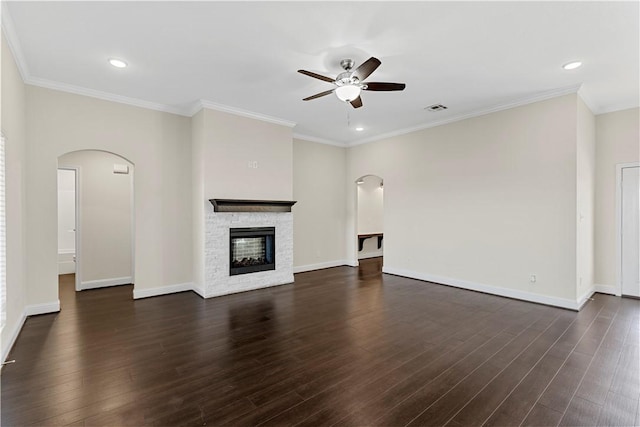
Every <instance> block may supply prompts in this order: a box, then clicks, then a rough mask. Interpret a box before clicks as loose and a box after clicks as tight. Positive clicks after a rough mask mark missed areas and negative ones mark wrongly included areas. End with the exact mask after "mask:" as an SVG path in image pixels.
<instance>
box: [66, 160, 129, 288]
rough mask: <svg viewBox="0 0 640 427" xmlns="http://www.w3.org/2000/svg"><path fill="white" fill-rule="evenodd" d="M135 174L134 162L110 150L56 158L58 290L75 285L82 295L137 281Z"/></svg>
mask: <svg viewBox="0 0 640 427" xmlns="http://www.w3.org/2000/svg"><path fill="white" fill-rule="evenodd" d="M133 174H134V165H133V163H131V162H129V161H128V160H127V159H125V158H124V157H122V156H119V155H116V154H113V153H109V152H106V151H100V150H80V151H74V152H71V153H67V154H64V155H62V156H60V157H59V158H58V252H59V253H58V260H59V261H58V272H59V277H60V278H61V279H60V280H59V283H60V286H62V285H63V283H64V284H67V285H68V284H69V283H75V291H82V290H87V289H96V288H103V287H107V286H118V285H128V284H133V283H134V281H135V279H134V216H133V212H134V209H133V208H134V194H133V189H134V185H133ZM72 182H73V185H72ZM72 206H73V208H72ZM72 241H73V243H72ZM69 261H72V263H73V265H69ZM70 275H74V276H75V277H73V278H71V276H70ZM63 276H64V277H63ZM63 279H64V280H63Z"/></svg>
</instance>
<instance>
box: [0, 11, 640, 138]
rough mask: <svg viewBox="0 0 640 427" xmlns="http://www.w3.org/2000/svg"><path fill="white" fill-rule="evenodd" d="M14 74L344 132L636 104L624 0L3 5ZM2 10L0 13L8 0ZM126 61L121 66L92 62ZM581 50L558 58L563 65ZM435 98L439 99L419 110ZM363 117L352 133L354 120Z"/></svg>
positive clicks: (75, 88)
mask: <svg viewBox="0 0 640 427" xmlns="http://www.w3.org/2000/svg"><path fill="white" fill-rule="evenodd" d="M3 3H4V8H3V16H2V20H3V27H4V30H5V34H6V35H7V38H8V39H9V42H10V45H11V47H12V50H13V51H14V55H15V56H16V57H17V60H18V62H19V63H20V64H19V65H20V67H21V69H22V72H23V77H24V78H25V81H26V82H27V83H31V84H36V85H41V86H45V87H55V88H61V89H65V90H69V91H72V92H78V93H85V94H91V95H94V96H98V97H103V98H107V99H115V100H121V101H125V102H130V103H133V104H137V105H144V106H149V107H152V108H156V109H161V110H166V111H172V112H177V113H180V114H185V115H190V114H192V113H193V112H194V111H195V110H194V109H195V108H196V105H202V103H200V102H199V101H200V100H205V101H206V102H205V105H209V106H214V107H217V108H222V109H229V110H237V111H239V112H245V113H248V114H255V115H258V116H266V117H272V118H277V119H281V120H284V121H289V122H293V123H295V124H296V126H295V128H294V133H295V134H298V135H304V136H307V137H312V138H313V139H316V140H324V141H330V142H334V143H338V144H354V143H359V142H364V141H368V140H372V139H376V138H379V137H380V136H381V135H389V134H394V133H401V132H405V131H407V130H410V129H419V128H423V127H428V126H432V125H434V124H436V123H441V122H446V121H452V120H455V119H458V118H461V117H468V116H473V115H478V114H482V113H484V112H488V111H493V110H498V109H501V108H505V107H507V106H513V105H518V104H522V103H527V102H531V101H533V100H536V99H543V98H545V97H550V96H554V95H558V94H562V93H568V92H571V91H573V92H575V90H576V88H577V87H578V86H579V85H582V86H581V89H580V93H581V95H582V96H583V98H584V99H585V101H586V102H587V103H588V105H589V106H590V107H591V108H592V110H593V111H594V112H595V113H596V114H599V113H603V112H609V111H615V110H619V109H625V108H631V107H637V106H638V105H639V100H638V99H639V91H640V87H639V83H638V81H639V75H640V66H639V64H640V57H639V56H640V53H639V52H640V47H639V38H640V37H639V34H640V28H639V13H640V11H639V3H638V2H637V1H633V2H616V3H613V2H609V1H604V2H392V1H388V2H370V3H362V2H182V1H174V2H125V1H120V2H94V1H78V2H16V1H13V2H12V1H9V2H3ZM7 12H8V13H7ZM370 56H375V57H377V58H379V59H380V60H381V61H382V65H381V66H380V68H378V70H377V71H375V72H374V73H373V74H372V76H371V77H369V78H368V79H367V80H368V81H391V82H403V83H406V84H407V88H406V89H405V90H404V91H403V92H365V93H363V96H362V98H363V102H364V107H363V108H360V109H357V110H355V109H353V108H351V107H350V106H349V105H348V104H343V103H341V102H340V101H339V100H338V99H337V98H336V97H335V96H333V95H330V96H326V97H323V98H319V99H316V100H313V101H308V102H303V101H302V98H304V97H306V96H309V95H312V94H315V93H317V92H321V91H324V90H327V89H330V88H331V87H332V86H331V84H329V83H326V82H323V81H320V80H316V79H312V78H310V77H307V76H304V75H301V74H299V73H297V72H296V70H298V69H301V68H302V69H306V70H310V71H314V72H317V73H320V74H324V75H328V76H331V77H335V75H337V74H338V73H339V72H340V71H341V69H340V66H339V62H340V60H341V59H343V58H352V59H354V60H355V61H356V65H358V64H360V63H361V62H363V61H364V60H366V59H367V58H369V57H370ZM110 57H117V58H122V59H125V60H126V61H127V62H128V63H129V67H127V68H126V69H122V70H120V69H116V68H114V67H112V66H110V65H109V64H108V63H107V59H108V58H110ZM572 60H581V61H583V63H584V65H583V66H582V67H581V68H579V69H577V70H573V71H565V70H563V69H562V68H561V66H562V65H563V64H564V63H567V62H569V61H572ZM436 103H442V104H444V105H446V106H448V107H449V109H448V110H446V111H442V112H437V113H433V112H428V111H425V110H424V108H425V107H427V106H429V105H431V104H436ZM357 126H363V127H364V128H365V130H364V131H363V132H356V131H355V127H357Z"/></svg>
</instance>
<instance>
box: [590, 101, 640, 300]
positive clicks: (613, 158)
mask: <svg viewBox="0 0 640 427" xmlns="http://www.w3.org/2000/svg"><path fill="white" fill-rule="evenodd" d="M639 152H640V109H639V108H633V109H629V110H623V111H617V112H614V113H608V114H602V115H599V116H596V205H595V279H594V280H595V283H596V285H600V286H604V287H608V288H611V289H610V291H612V292H613V291H614V290H615V287H616V221H617V219H616V165H617V164H620V163H632V162H638V161H640V154H639Z"/></svg>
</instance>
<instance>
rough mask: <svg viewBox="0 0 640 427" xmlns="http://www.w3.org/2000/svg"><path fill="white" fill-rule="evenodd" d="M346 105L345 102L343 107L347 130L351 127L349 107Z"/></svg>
mask: <svg viewBox="0 0 640 427" xmlns="http://www.w3.org/2000/svg"><path fill="white" fill-rule="evenodd" d="M347 104H348V103H347V102H345V103H344V105H345V107H346V112H347V128H350V127H351V115H350V114H349V106H348V105H347Z"/></svg>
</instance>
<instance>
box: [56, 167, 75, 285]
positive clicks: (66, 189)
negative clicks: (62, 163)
mask: <svg viewBox="0 0 640 427" xmlns="http://www.w3.org/2000/svg"><path fill="white" fill-rule="evenodd" d="M75 257H76V171H75V170H73V169H58V274H70V273H75V272H76V266H75Z"/></svg>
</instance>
